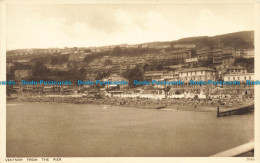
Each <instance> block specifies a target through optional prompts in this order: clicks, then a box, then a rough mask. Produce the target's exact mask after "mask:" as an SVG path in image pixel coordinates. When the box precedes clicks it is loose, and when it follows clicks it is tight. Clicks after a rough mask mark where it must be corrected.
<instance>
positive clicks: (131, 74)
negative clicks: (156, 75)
mask: <svg viewBox="0 0 260 163" xmlns="http://www.w3.org/2000/svg"><path fill="white" fill-rule="evenodd" d="M123 76H124V77H125V78H127V79H128V81H129V86H130V87H136V86H135V85H134V80H138V81H142V80H143V79H144V71H143V70H142V69H141V68H140V67H139V66H136V67H135V68H133V69H130V70H127V71H126V72H124V73H123Z"/></svg>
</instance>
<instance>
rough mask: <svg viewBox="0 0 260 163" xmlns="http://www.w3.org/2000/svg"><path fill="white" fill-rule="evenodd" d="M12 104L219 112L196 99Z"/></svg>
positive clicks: (30, 98) (44, 100) (36, 99)
mask: <svg viewBox="0 0 260 163" xmlns="http://www.w3.org/2000/svg"><path fill="white" fill-rule="evenodd" d="M12 102H22V103H23V102H39V103H55V104H92V105H109V106H120V107H134V108H140V109H157V110H181V111H195V112H217V106H216V105H213V104H212V103H211V104H209V103H208V102H206V101H205V100H194V99H163V100H154V99H139V98H111V97H109V98H108V97H106V98H102V99H96V98H87V97H80V98H78V97H62V98H61V97H47V96H17V98H12V99H7V103H12ZM158 108H160V109H158Z"/></svg>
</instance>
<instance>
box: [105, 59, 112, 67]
mask: <svg viewBox="0 0 260 163" xmlns="http://www.w3.org/2000/svg"><path fill="white" fill-rule="evenodd" d="M112 63H113V62H112V61H111V60H110V59H106V60H105V62H104V65H105V66H108V65H112Z"/></svg>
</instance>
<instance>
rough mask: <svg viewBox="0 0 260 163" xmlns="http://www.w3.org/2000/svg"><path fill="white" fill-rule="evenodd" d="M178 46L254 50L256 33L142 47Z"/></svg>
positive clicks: (181, 40) (157, 43)
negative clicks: (190, 45)
mask: <svg viewBox="0 0 260 163" xmlns="http://www.w3.org/2000/svg"><path fill="white" fill-rule="evenodd" d="M176 44H194V45H196V48H216V47H229V48H235V49H240V48H245V49H247V48H254V31H241V32H235V33H228V34H223V35H217V36H211V37H209V36H198V37H188V38H183V39H179V40H175V41H165V42H150V43H143V44H140V45H151V46H154V45H171V46H174V45H176Z"/></svg>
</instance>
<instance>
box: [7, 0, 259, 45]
mask: <svg viewBox="0 0 260 163" xmlns="http://www.w3.org/2000/svg"><path fill="white" fill-rule="evenodd" d="M6 16H7V17H6V29H7V33H6V35H7V50H13V49H26V48H55V47H58V48H63V47H91V46H105V45H116V44H125V43H127V44H138V43H144V42H153V41H172V40H177V39H180V38H184V37H193V36H214V35H219V34H225V33H232V32H238V31H246V30H254V5H253V4H250V3H248V4H245V3H244V4H234V3H233V4H221V3H220V4H205V3H204V4H121V5H118V4H117V5H115V4H106V5H104V4H80V5H78V4H70V5H64V4H51V5H50V4H41V5H37V4H34V5H29V4H27V5H25V4H20V5H18V4H8V5H7V8H6Z"/></svg>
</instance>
